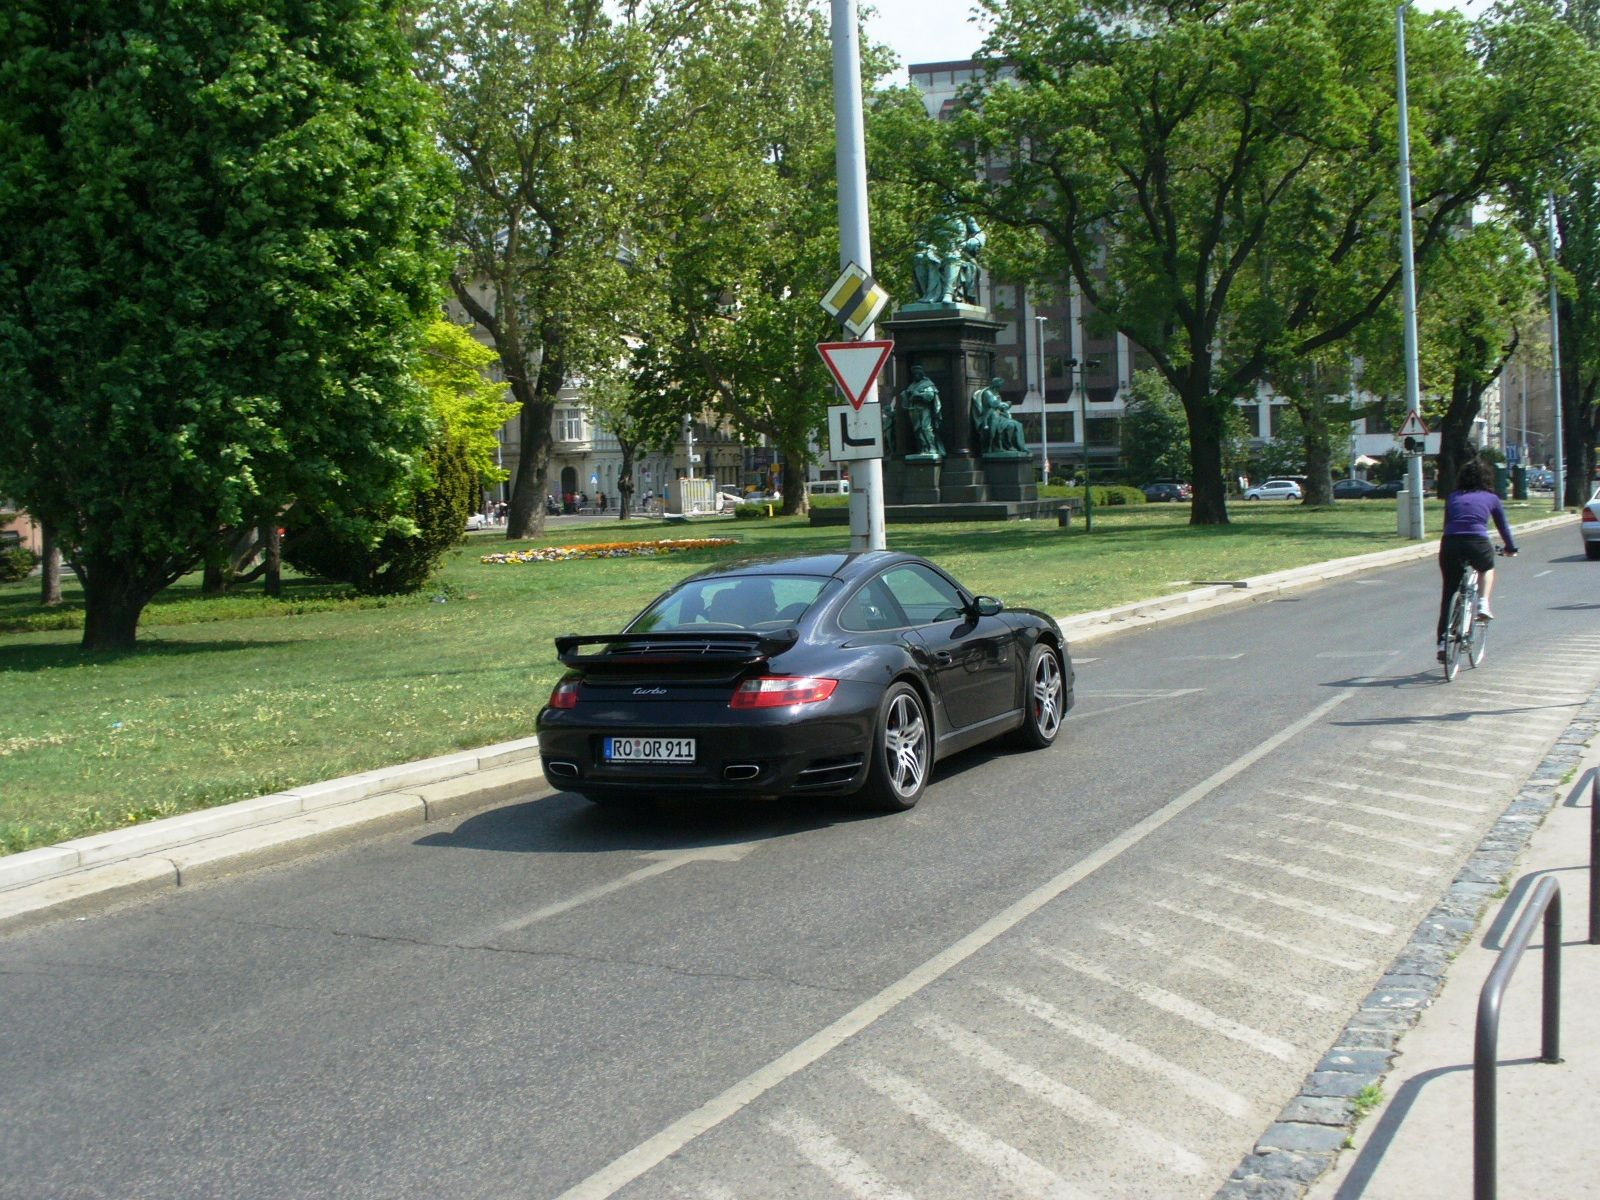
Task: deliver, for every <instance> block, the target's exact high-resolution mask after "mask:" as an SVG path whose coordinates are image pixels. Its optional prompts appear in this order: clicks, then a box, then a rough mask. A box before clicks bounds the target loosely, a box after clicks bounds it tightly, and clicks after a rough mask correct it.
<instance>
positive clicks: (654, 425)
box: [583, 330, 690, 521]
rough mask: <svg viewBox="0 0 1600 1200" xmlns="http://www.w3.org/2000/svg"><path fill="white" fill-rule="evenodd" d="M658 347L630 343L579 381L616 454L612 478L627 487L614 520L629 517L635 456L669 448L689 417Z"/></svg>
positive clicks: (647, 340)
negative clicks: (608, 363)
mask: <svg viewBox="0 0 1600 1200" xmlns="http://www.w3.org/2000/svg"><path fill="white" fill-rule="evenodd" d="M658 332H659V330H658ZM661 344H662V343H661V342H660V341H658V340H657V339H656V338H655V337H643V338H634V339H630V340H629V342H628V343H627V344H625V345H622V346H619V347H618V350H617V356H616V362H615V364H614V365H612V366H609V367H603V368H600V369H598V370H596V371H595V372H593V373H592V374H591V375H590V376H589V377H588V378H587V379H585V381H584V384H585V386H584V393H583V397H584V404H585V405H586V406H587V407H588V409H589V416H590V419H591V420H593V421H594V423H595V424H596V425H597V426H599V427H600V428H601V429H604V430H605V431H606V432H608V433H610V434H611V435H612V436H613V437H615V438H616V439H617V445H618V446H619V447H620V448H621V450H622V465H621V469H620V470H619V472H618V479H619V480H627V481H628V482H627V486H625V487H624V486H619V487H618V489H617V490H618V493H619V495H620V497H621V503H620V504H619V505H618V506H617V519H618V520H620V521H626V520H627V519H628V517H629V516H630V515H632V509H633V492H634V487H633V466H634V462H635V461H636V460H637V458H638V455H639V452H640V451H641V450H649V449H664V448H665V447H667V446H669V445H671V444H672V443H673V442H674V441H675V440H676V439H677V437H678V434H679V431H680V430H681V429H682V428H683V421H684V417H685V416H686V415H687V414H689V412H690V407H689V405H690V401H689V399H688V397H687V396H686V395H685V394H684V392H683V390H682V388H681V387H680V386H679V385H678V381H677V378H676V376H675V375H674V374H673V373H672V371H671V370H670V368H669V367H668V363H667V359H666V358H665V356H663V355H662V354H661V353H660V346H661Z"/></svg>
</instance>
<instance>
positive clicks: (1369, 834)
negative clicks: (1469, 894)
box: [1275, 796, 1455, 874]
mask: <svg viewBox="0 0 1600 1200" xmlns="http://www.w3.org/2000/svg"><path fill="white" fill-rule="evenodd" d="M1295 799H1299V797H1298V796H1297V797H1295ZM1313 803H1315V802H1313ZM1275 815H1276V816H1277V817H1278V818H1279V819H1280V820H1284V821H1298V822H1299V823H1301V824H1302V825H1320V826H1322V827H1323V828H1326V829H1337V830H1338V831H1339V832H1340V833H1348V834H1351V835H1353V836H1355V837H1364V838H1370V839H1371V840H1373V841H1375V842H1382V843H1383V844H1384V845H1387V846H1399V847H1400V848H1401V849H1404V850H1415V851H1417V852H1418V853H1419V854H1437V855H1440V856H1441V857H1442V856H1445V855H1449V854H1453V853H1455V851H1454V850H1452V849H1451V847H1449V846H1441V845H1439V843H1438V842H1421V841H1418V840H1417V839H1415V838H1408V837H1402V836H1401V835H1400V834H1398V833H1388V832H1386V831H1384V830H1379V829H1368V828H1367V827H1366V826H1364V825H1352V824H1350V823H1349V822H1348V821H1335V820H1334V819H1333V818H1331V817H1319V816H1317V815H1316V814H1315V813H1289V812H1280V813H1277V814H1275ZM1422 869H1423V868H1418V870H1422ZM1434 873H1435V874H1436V873H1437V872H1434Z"/></svg>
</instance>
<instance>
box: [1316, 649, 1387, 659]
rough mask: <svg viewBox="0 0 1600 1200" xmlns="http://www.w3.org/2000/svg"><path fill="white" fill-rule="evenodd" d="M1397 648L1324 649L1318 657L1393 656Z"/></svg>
mask: <svg viewBox="0 0 1600 1200" xmlns="http://www.w3.org/2000/svg"><path fill="white" fill-rule="evenodd" d="M1399 653H1400V651H1398V650H1324V651H1323V652H1322V653H1321V654H1319V655H1317V657H1318V658H1393V657H1394V656H1395V655H1396V654H1399Z"/></svg>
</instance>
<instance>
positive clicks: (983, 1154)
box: [852, 1063, 1092, 1200]
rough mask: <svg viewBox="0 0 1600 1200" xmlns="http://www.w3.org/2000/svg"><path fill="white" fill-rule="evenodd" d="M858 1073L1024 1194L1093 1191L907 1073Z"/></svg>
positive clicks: (1072, 1198) (870, 1069)
mask: <svg viewBox="0 0 1600 1200" xmlns="http://www.w3.org/2000/svg"><path fill="white" fill-rule="evenodd" d="M852 1070H853V1072H854V1074H855V1075H856V1077H857V1078H858V1079H860V1080H861V1082H862V1083H864V1084H866V1085H867V1086H868V1087H869V1088H871V1089H872V1090H873V1091H875V1092H877V1093H878V1094H879V1095H880V1096H883V1097H885V1098H886V1099H888V1100H889V1101H890V1102H891V1103H892V1104H894V1105H895V1106H896V1107H898V1108H900V1109H901V1110H902V1111H904V1112H905V1113H907V1114H908V1115H910V1116H911V1117H913V1118H914V1119H915V1120H917V1121H918V1122H920V1123H921V1124H923V1125H926V1126H927V1127H928V1128H929V1129H931V1130H933V1132H934V1133H937V1134H938V1135H939V1136H940V1137H942V1138H944V1139H945V1141H947V1142H949V1143H950V1144H951V1145H952V1146H954V1147H955V1148H956V1149H957V1150H960V1151H961V1152H962V1153H963V1154H965V1155H967V1156H968V1157H970V1158H974V1159H976V1160H977V1161H978V1162H981V1163H983V1164H984V1166H986V1167H988V1168H989V1169H990V1170H992V1171H993V1172H994V1173H995V1174H996V1175H998V1176H1000V1178H1001V1179H1002V1180H1004V1181H1005V1183H1006V1185H1007V1186H1008V1187H1012V1188H1015V1189H1016V1190H1017V1191H1019V1192H1021V1193H1022V1194H1023V1195H1024V1196H1042V1197H1049V1198H1050V1200H1055V1198H1057V1197H1060V1198H1061V1200H1079V1198H1081V1197H1086V1196H1089V1195H1091V1194H1092V1193H1089V1192H1083V1191H1080V1190H1079V1189H1077V1188H1075V1187H1073V1186H1072V1185H1071V1184H1069V1183H1068V1182H1067V1181H1066V1180H1065V1179H1063V1178H1061V1176H1059V1175H1057V1174H1056V1173H1055V1172H1054V1171H1052V1170H1051V1169H1050V1168H1049V1167H1047V1166H1045V1165H1044V1164H1043V1163H1041V1162H1039V1161H1038V1160H1037V1159H1034V1158H1030V1157H1029V1156H1028V1155H1026V1154H1024V1153H1023V1152H1022V1151H1021V1150H1018V1149H1017V1148H1016V1147H1015V1146H1013V1145H1011V1144H1009V1143H1007V1142H1003V1141H1001V1140H1000V1139H999V1138H997V1137H995V1136H993V1135H992V1134H988V1133H985V1132H984V1131H983V1130H981V1129H979V1128H978V1127H977V1126H976V1125H973V1124H972V1123H971V1122H969V1121H964V1120H962V1119H961V1118H960V1117H959V1116H957V1115H956V1114H955V1113H953V1112H951V1111H950V1110H949V1109H948V1108H946V1107H945V1106H944V1105H942V1104H940V1103H939V1102H938V1101H937V1100H935V1099H934V1098H933V1097H932V1096H930V1095H928V1093H927V1092H925V1091H923V1090H922V1089H921V1088H919V1087H918V1086H917V1085H916V1084H914V1083H912V1082H911V1081H910V1080H909V1079H907V1078H905V1077H904V1076H903V1075H897V1074H895V1073H894V1072H893V1071H891V1070H889V1069H888V1068H887V1067H882V1066H878V1065H876V1064H873V1063H864V1064H862V1065H861V1066H859V1067H854V1068H852Z"/></svg>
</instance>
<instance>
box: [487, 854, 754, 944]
mask: <svg viewBox="0 0 1600 1200" xmlns="http://www.w3.org/2000/svg"><path fill="white" fill-rule="evenodd" d="M760 844H761V843H760V842H738V843H735V844H733V845H730V846H700V847H696V848H695V849H693V850H661V851H652V852H651V853H648V854H646V855H645V857H646V858H652V859H655V860H656V861H655V862H652V863H651V864H650V865H649V866H648V867H640V868H639V869H638V870H637V871H630V872H629V873H628V874H626V875H624V876H622V878H620V879H613V880H611V882H609V883H602V884H599V885H598V886H596V887H592V888H587V889H585V890H584V891H581V892H578V893H577V894H576V895H573V896H569V897H567V898H566V899H565V900H559V901H557V902H556V903H554V904H547V905H545V906H544V907H543V908H538V909H535V910H534V911H533V912H531V913H529V914H528V915H527V916H523V917H518V918H517V919H516V920H514V921H506V922H504V923H502V924H500V925H496V926H495V928H494V934H492V935H491V936H499V935H502V934H507V933H514V932H516V931H517V930H518V929H526V928H527V927H528V926H529V925H535V924H537V923H539V922H540V921H548V920H549V919H550V918H551V917H558V916H560V915H561V914H562V913H564V912H571V911H572V910H573V909H575V908H578V907H580V906H581V905H584V904H588V903H589V902H590V901H591V900H598V899H600V898H601V897H602V896H609V895H610V894H611V893H612V892H620V891H622V890H623V889H624V888H630V887H633V886H634V885H635V884H638V883H643V882H644V881H645V880H647V879H652V878H654V877H655V876H657V875H660V874H663V873H664V872H667V871H675V870H677V869H678V868H679V867H686V866H688V865H689V864H690V863H695V862H738V861H739V860H740V859H742V858H743V857H744V856H745V855H747V854H749V853H750V851H752V850H754V849H755V848H756V847H757V846H759V845H760Z"/></svg>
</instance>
